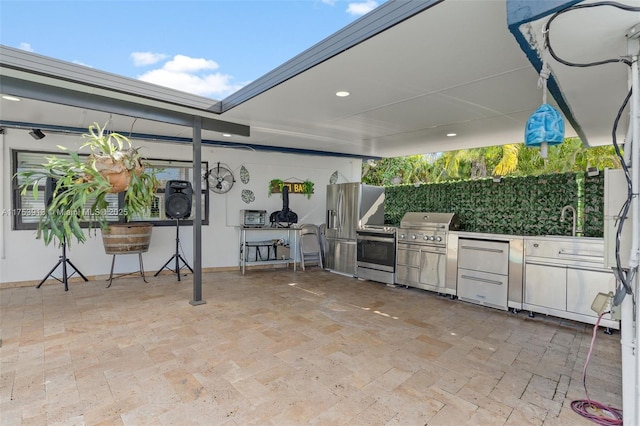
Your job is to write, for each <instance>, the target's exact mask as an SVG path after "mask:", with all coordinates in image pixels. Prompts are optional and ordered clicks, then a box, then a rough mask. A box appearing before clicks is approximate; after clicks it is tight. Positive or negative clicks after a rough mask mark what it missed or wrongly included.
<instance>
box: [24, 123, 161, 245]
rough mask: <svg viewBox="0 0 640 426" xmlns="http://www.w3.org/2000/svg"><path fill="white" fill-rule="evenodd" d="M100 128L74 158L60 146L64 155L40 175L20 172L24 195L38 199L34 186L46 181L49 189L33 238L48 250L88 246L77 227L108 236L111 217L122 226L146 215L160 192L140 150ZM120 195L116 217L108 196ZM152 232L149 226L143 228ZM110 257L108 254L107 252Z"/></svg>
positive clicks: (88, 136) (50, 161) (53, 158)
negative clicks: (50, 246)
mask: <svg viewBox="0 0 640 426" xmlns="http://www.w3.org/2000/svg"><path fill="white" fill-rule="evenodd" d="M105 128H106V125H105V127H102V128H101V127H100V126H99V125H98V123H94V124H93V125H91V126H89V129H88V133H86V134H83V135H82V137H83V139H84V140H85V142H84V143H83V144H82V145H81V146H80V148H79V150H78V152H72V151H68V150H67V149H66V148H64V147H62V146H58V148H60V149H61V150H62V151H64V152H66V153H67V154H68V155H67V156H65V157H56V156H51V157H47V162H46V163H45V164H43V165H42V167H43V169H42V170H28V171H23V172H19V173H18V175H19V177H21V178H22V184H21V185H22V192H21V193H22V194H23V195H24V194H26V193H27V191H28V190H29V188H32V191H33V196H34V198H37V197H38V186H39V184H40V183H41V182H42V181H43V180H44V181H47V182H55V184H51V189H50V192H51V193H50V194H49V199H48V200H45V204H46V206H45V209H44V212H43V214H42V216H41V217H40V221H39V223H38V235H37V238H42V239H43V240H44V243H45V244H46V245H48V244H49V243H50V242H51V241H52V240H54V239H55V240H57V241H58V243H59V244H60V245H62V244H65V243H69V242H70V241H71V239H72V238H73V237H75V238H76V240H77V241H78V242H79V243H82V242H84V241H85V240H86V235H85V233H84V232H83V230H82V227H81V224H82V223H87V224H88V227H89V229H90V230H91V229H95V228H97V227H100V228H101V229H102V230H103V235H104V233H109V228H110V224H112V223H113V222H109V220H108V219H109V217H113V215H114V214H117V215H118V216H119V219H120V222H129V220H130V219H131V218H132V217H133V216H134V215H143V214H145V213H146V212H148V210H149V208H150V206H151V204H152V202H153V201H154V200H155V197H156V196H155V193H156V189H157V187H158V180H157V178H156V176H155V171H153V170H151V171H148V167H147V166H148V164H145V163H144V162H143V159H142V157H141V156H140V153H139V148H134V147H133V146H132V144H131V141H130V140H129V139H128V138H127V137H125V136H123V135H121V134H119V133H113V132H112V133H109V132H107V131H106V129H105ZM82 149H88V150H89V151H90V152H89V153H88V154H89V156H88V158H82V157H80V154H81V153H80V151H81V150H82ZM115 193H124V194H123V195H122V197H123V201H124V202H123V204H122V206H121V208H119V209H118V211H113V210H114V208H113V207H112V206H110V205H109V202H108V200H107V196H108V195H109V194H115ZM147 226H149V227H151V226H152V225H151V224H147ZM108 254H111V253H109V252H108Z"/></svg>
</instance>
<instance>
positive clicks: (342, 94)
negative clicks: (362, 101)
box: [336, 90, 351, 98]
mask: <svg viewBox="0 0 640 426" xmlns="http://www.w3.org/2000/svg"><path fill="white" fill-rule="evenodd" d="M350 94H351V93H349V92H347V91H346V90H340V91H338V92H336V96H337V97H339V98H346V97H347V96H349V95H350Z"/></svg>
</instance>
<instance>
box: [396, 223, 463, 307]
mask: <svg viewBox="0 0 640 426" xmlns="http://www.w3.org/2000/svg"><path fill="white" fill-rule="evenodd" d="M458 229H460V219H459V218H458V215H457V214H455V213H428V212H427V213H425V212H408V213H405V215H404V216H403V217H402V220H401V221H400V228H398V231H397V239H398V243H397V255H396V259H397V265H396V283H397V284H402V285H406V286H410V287H418V288H422V289H424V290H431V291H436V292H439V293H448V294H451V295H455V289H453V290H448V289H447V288H446V281H445V278H446V277H445V275H446V266H447V238H448V233H449V231H450V230H458Z"/></svg>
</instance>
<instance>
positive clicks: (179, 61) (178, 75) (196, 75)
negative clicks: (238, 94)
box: [138, 55, 242, 99]
mask: <svg viewBox="0 0 640 426" xmlns="http://www.w3.org/2000/svg"><path fill="white" fill-rule="evenodd" d="M218 67H219V66H218V64H217V63H216V62H215V61H212V60H207V59H203V58H190V57H188V56H184V55H176V56H174V57H173V59H172V60H170V61H168V62H166V63H165V64H164V65H163V66H162V68H159V69H155V70H151V71H148V72H146V73H144V74H142V75H140V76H138V79H139V80H142V81H146V82H148V83H154V84H158V85H160V86H165V87H170V88H172V89H176V90H181V91H183V92H187V93H193V94H195V95H200V96H207V97H213V98H214V99H222V98H224V97H226V96H227V95H230V94H231V93H233V92H235V91H237V90H238V89H240V88H241V87H242V85H241V84H232V83H231V80H232V78H233V77H232V76H230V75H228V74H222V73H219V72H216V73H211V72H207V71H212V70H216V69H218Z"/></svg>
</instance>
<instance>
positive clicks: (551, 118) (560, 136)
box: [524, 103, 564, 158]
mask: <svg viewBox="0 0 640 426" xmlns="http://www.w3.org/2000/svg"><path fill="white" fill-rule="evenodd" d="M563 141H564V120H563V119H562V115H560V112H558V110H557V109H555V108H554V107H552V106H551V105H549V104H546V103H544V104H542V105H541V106H540V108H538V109H537V110H536V112H534V113H533V114H531V117H529V119H528V120H527V125H526V127H525V130H524V144H525V145H526V146H539V147H540V156H541V157H542V158H547V152H546V151H547V146H550V145H558V144H561V143H562V142H563Z"/></svg>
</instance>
